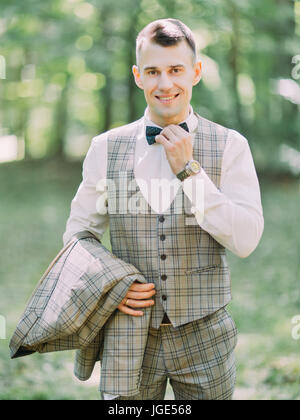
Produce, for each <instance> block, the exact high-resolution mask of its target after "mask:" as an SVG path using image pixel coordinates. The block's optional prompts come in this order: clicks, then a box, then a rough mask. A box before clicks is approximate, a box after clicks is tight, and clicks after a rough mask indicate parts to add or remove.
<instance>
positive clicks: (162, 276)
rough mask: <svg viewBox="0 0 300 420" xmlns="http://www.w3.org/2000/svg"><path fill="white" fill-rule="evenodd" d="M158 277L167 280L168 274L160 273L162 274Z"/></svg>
mask: <svg viewBox="0 0 300 420" xmlns="http://www.w3.org/2000/svg"><path fill="white" fill-rule="evenodd" d="M160 278H161V279H162V280H167V278H168V276H167V275H166V274H162V275H161V276H160Z"/></svg>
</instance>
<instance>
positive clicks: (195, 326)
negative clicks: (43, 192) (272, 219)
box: [64, 19, 264, 400]
mask: <svg viewBox="0 0 300 420" xmlns="http://www.w3.org/2000/svg"><path fill="white" fill-rule="evenodd" d="M136 58H137V63H136V65H134V66H133V67H132V71H133V76H134V79H135V82H136V84H137V86H138V87H139V88H140V89H142V90H143V91H144V95H145V99H146V103H147V107H146V109H145V112H144V115H143V117H142V118H140V119H139V120H138V121H134V122H132V123H131V124H128V125H125V126H122V127H118V128H114V129H112V130H109V131H108V132H106V133H102V134H101V135H99V136H97V137H95V138H94V139H93V141H92V144H91V147H90V149H89V151H88V153H87V156H86V158H85V161H84V164H83V180H82V183H81V185H80V187H79V189H78V191H77V194H76V196H75V197H74V199H73V201H72V205H71V214H70V217H69V219H68V222H67V227H66V232H65V234H64V243H65V244H66V243H67V242H68V241H69V240H70V238H71V237H72V236H73V235H74V234H75V233H77V232H79V231H81V230H88V231H90V232H91V233H93V234H94V235H95V236H96V237H97V238H98V239H99V240H101V238H102V236H103V233H104V232H105V230H106V228H107V227H108V226H109V228H110V238H111V246H112V252H113V253H114V254H115V255H116V256H117V257H119V258H121V259H123V260H124V261H126V262H129V263H131V264H133V265H134V266H135V267H137V268H138V270H139V271H140V272H141V273H142V274H143V275H144V277H145V278H146V279H147V281H148V283H147V284H140V283H138V282H135V283H133V285H132V286H131V287H130V288H129V289H128V292H127V295H126V297H125V298H124V299H123V301H122V303H121V304H120V305H119V306H118V310H119V311H121V312H122V313H123V314H124V316H128V317H142V316H143V310H144V311H145V310H147V311H149V310H150V311H151V321H150V328H149V335H148V340H147V345H146V349H145V354H144V360H143V366H142V371H141V375H140V387H139V393H138V394H137V395H134V396H131V397H130V398H129V397H126V396H119V395H117V393H115V394H114V393H113V392H112V393H110V394H107V393H104V395H103V396H104V398H105V399H112V398H116V399H137V400H143V399H152V400H157V399H163V398H164V396H165V391H166V385H167V381H168V380H169V381H170V384H171V386H172V388H173V391H174V395H175V399H231V398H232V396H233V391H234V384H235V372H236V368H235V360H234V348H235V346H236V343H237V329H236V326H235V323H234V321H233V319H232V318H231V316H230V314H229V313H228V312H227V310H226V305H227V304H228V303H229V302H230V300H231V287H230V270H229V267H228V264H227V261H226V249H229V250H230V251H231V252H233V253H234V254H236V255H237V256H239V257H242V258H245V257H247V256H248V255H250V254H251V253H252V252H253V251H254V249H255V248H256V246H257V245H258V243H259V240H260V238H261V235H262V232H263V226H264V219H263V212H262V206H261V197H260V189H259V183H258V179H257V175H256V171H255V167H254V164H253V159H252V155H251V151H250V148H249V145H248V142H247V140H246V139H245V138H244V137H243V136H242V135H241V134H239V133H238V132H236V131H234V130H232V129H228V128H225V127H223V126H221V125H219V124H217V123H215V122H212V121H209V120H207V119H205V118H203V117H202V116H200V115H199V114H198V113H196V112H194V110H193V108H192V106H191V104H190V101H191V98H192V89H193V87H194V86H195V85H197V83H199V81H200V79H201V62H200V61H199V60H198V59H197V54H196V47H195V41H194V37H193V34H192V32H191V31H190V29H189V28H188V27H187V26H186V25H184V24H183V23H182V22H180V21H179V20H175V19H160V20H157V21H154V22H151V23H150V24H149V25H147V26H146V27H145V28H144V29H143V30H142V31H141V32H140V33H139V34H138V36H137V41H136ZM105 179H107V180H109V181H110V182H109V183H108V188H107V189H106V188H104V187H103V185H104V183H103V182H102V181H103V180H105ZM99 181H101V182H100V183H99ZM128 182H129V184H128ZM128 185H130V188H129V187H128ZM170 185H172V187H173V188H171V189H170V188H168V186H170ZM150 189H151V194H150ZM153 192H154V193H155V194H152V193H153ZM124 197H126V198H127V202H128V203H130V205H129V204H128V205H127V206H126V208H125V210H124V203H123V205H122V206H120V203H121V199H122V198H124ZM132 203H135V204H136V205H135V206H133V205H132ZM121 207H122V208H121ZM120 345H121V343H120ZM137 346H138V343H137ZM112 357H113V355H112ZM118 379H119V380H126V378H115V380H118ZM102 391H105V390H102Z"/></svg>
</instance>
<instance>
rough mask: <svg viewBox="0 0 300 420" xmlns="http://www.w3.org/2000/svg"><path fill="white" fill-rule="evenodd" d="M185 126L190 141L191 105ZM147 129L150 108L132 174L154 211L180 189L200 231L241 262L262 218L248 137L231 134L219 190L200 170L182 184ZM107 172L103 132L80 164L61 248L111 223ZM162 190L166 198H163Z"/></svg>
mask: <svg viewBox="0 0 300 420" xmlns="http://www.w3.org/2000/svg"><path fill="white" fill-rule="evenodd" d="M185 122H186V123H187V125H188V127H189V132H190V133H191V135H192V143H193V142H194V135H195V131H196V129H197V124H198V119H197V117H196V116H195V114H194V112H193V108H192V106H191V105H190V113H189V116H188V118H187V119H186V120H185ZM146 125H151V126H157V124H155V123H153V122H152V121H151V120H150V118H149V111H148V108H146V110H145V113H144V120H143V124H142V129H141V131H140V132H139V133H138V136H137V142H136V148H135V161H134V175H135V178H136V182H137V184H138V186H139V188H140V191H141V193H142V194H143V196H144V198H145V200H146V201H147V203H148V204H149V206H150V207H151V209H152V211H154V212H156V213H158V214H162V213H164V212H165V211H166V210H168V208H169V207H170V205H171V203H172V201H173V200H174V198H175V196H176V193H177V191H178V189H179V188H183V191H184V193H185V194H186V195H187V197H188V198H189V200H190V202H191V204H192V211H193V213H194V215H195V217H196V220H197V223H198V224H199V225H200V226H201V228H202V229H204V230H205V231H207V232H208V233H209V234H210V235H211V236H212V237H213V238H214V239H215V240H216V241H218V242H219V243H220V244H221V245H223V246H224V247H225V248H227V249H229V250H230V251H232V252H233V253H234V254H236V255H237V256H239V257H242V258H244V257H247V256H248V255H250V254H251V252H253V251H254V249H255V248H256V246H257V245H258V243H259V240H260V238H261V235H262V232H263V229H264V218H263V210H262V205H261V196H260V188H259V183H258V179H257V175H256V171H255V167H254V163H253V158H252V154H251V151H250V147H249V144H248V141H247V140H246V138H245V137H243V136H242V135H241V134H239V133H238V132H237V131H235V130H229V136H228V138H227V141H226V146H225V149H224V153H223V160H222V168H221V179H220V189H218V188H217V187H216V186H215V184H214V183H213V182H212V181H211V179H210V178H209V176H208V175H207V174H206V173H205V171H204V170H203V169H201V171H200V173H199V174H197V175H192V176H190V177H189V178H187V179H186V180H184V181H183V182H181V181H180V180H179V179H178V178H177V177H176V175H175V174H174V173H173V172H172V170H171V167H170V165H169V162H168V160H167V157H166V153H165V149H164V147H163V145H162V144H159V143H154V144H153V145H149V144H148V142H147V140H146V134H145V130H146V128H145V127H146ZM157 127H158V126H157ZM160 128H162V127H160ZM200 164H201V162H200ZM106 172H107V133H103V134H100V135H99V136H97V137H94V138H93V140H92V143H91V146H90V148H89V150H88V153H87V155H86V158H85V160H84V162H83V171H82V182H81V184H80V186H79V188H78V191H77V193H76V195H75V197H74V199H73V200H72V203H71V213H70V216H69V218H68V221H67V225H66V231H65V233H64V236H63V241H64V244H66V243H67V242H68V241H69V239H70V238H71V237H72V235H73V234H75V233H77V232H79V231H81V230H88V231H90V232H92V233H93V234H94V235H95V236H96V237H97V238H98V239H99V240H101V237H102V235H103V234H104V232H105V231H106V229H107V227H108V225H109V215H108V213H107V206H106V200H107V192H106V190H105V188H101V182H99V181H101V180H103V179H106V175H107V173H106ZM168 183H170V184H171V185H172V188H167V187H166V185H167V186H168V185H170V184H168ZM166 189H168V192H169V194H165V191H166ZM195 189H196V190H195ZM154 190H155V191H154ZM153 191H154V192H155V193H153ZM193 191H194V193H193ZM195 191H196V194H195ZM199 197H200V198H201V199H199Z"/></svg>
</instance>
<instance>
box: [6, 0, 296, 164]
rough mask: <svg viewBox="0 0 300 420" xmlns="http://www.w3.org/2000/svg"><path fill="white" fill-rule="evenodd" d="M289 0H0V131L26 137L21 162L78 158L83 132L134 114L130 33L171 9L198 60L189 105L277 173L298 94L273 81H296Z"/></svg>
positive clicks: (137, 94)
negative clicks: (1, 68) (235, 135)
mask: <svg viewBox="0 0 300 420" xmlns="http://www.w3.org/2000/svg"><path fill="white" fill-rule="evenodd" d="M299 4H300V2H299V1H292V0H263V1H261V0H252V1H251V2H250V1H247V0H226V1H224V0H222V1H221V0H209V1H208V0H191V1H189V2H186V1H185V0H142V1H141V0H115V1H114V2H112V1H108V0H89V1H84V0H44V1H38V0H27V1H26V2H17V1H16V0H0V56H2V57H4V59H5V65H6V78H5V79H4V78H2V79H0V127H2V133H3V134H14V135H17V136H18V137H19V138H24V140H25V158H26V159H32V158H42V157H47V156H73V157H79V158H81V157H82V156H83V155H84V154H85V153H86V151H87V148H88V146H89V144H90V141H91V138H92V137H93V136H95V135H97V134H98V133H100V132H103V131H105V130H107V129H109V128H111V127H114V126H118V125H121V124H125V123H127V122H130V121H133V120H134V119H137V118H139V117H140V116H141V115H142V114H143V112H144V108H145V100H144V96H143V92H142V91H141V90H140V89H139V88H137V87H136V86H135V84H134V79H133V76H132V73H131V67H132V65H133V64H134V63H135V38H136V35H137V33H138V32H139V31H140V30H141V29H142V28H143V27H144V26H145V25H146V24H148V23H149V22H150V21H152V20H155V19H158V18H165V17H174V18H178V19H180V20H182V21H183V22H184V23H186V24H187V25H188V26H189V27H190V28H191V29H192V31H193V32H194V33H195V36H196V40H197V44H198V48H199V51H198V52H199V56H200V58H201V59H202V61H203V79H202V81H201V82H200V84H199V85H197V86H196V87H195V88H194V91H193V99H192V105H193V107H194V109H195V110H196V111H197V112H199V113H200V114H201V115H203V116H204V117H206V118H209V119H212V120H214V121H216V122H218V123H220V124H223V125H225V126H227V127H230V128H234V129H236V130H238V131H240V132H241V133H242V134H243V135H245V137H247V139H248V140H249V143H250V146H251V149H252V152H253V155H254V160H255V163H256V166H257V167H258V169H259V170H268V171H270V170H271V171H284V170H285V166H284V165H282V164H281V163H280V145H281V144H286V145H289V146H291V147H293V149H295V150H297V149H298V150H299V146H300V140H299V137H300V122H299V121H300V119H299V103H293V100H291V98H287V96H286V95H284V94H282V93H281V94H279V93H278V91H277V90H278V89H277V82H278V81H279V80H280V79H285V80H292V81H293V82H294V83H295V85H294V86H296V87H297V88H299V89H300V86H299V82H298V80H299V78H300V73H299V72H297V71H295V66H296V65H297V55H298V54H300V50H299V45H300V43H299V35H300V6H299ZM293 57H294V60H296V61H294V64H293V63H292V60H293ZM295 57H296V58H295ZM299 61H300V58H299ZM293 70H294V73H293ZM293 75H294V77H293ZM298 76H299V77H298ZM294 102H295V101H294ZM0 135H1V132H0Z"/></svg>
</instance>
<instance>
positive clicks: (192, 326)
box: [102, 307, 237, 400]
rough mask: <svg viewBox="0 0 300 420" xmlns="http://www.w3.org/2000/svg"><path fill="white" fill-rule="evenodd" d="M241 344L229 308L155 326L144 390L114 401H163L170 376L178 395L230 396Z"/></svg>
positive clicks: (145, 367) (193, 397) (148, 349)
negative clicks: (235, 353)
mask: <svg viewBox="0 0 300 420" xmlns="http://www.w3.org/2000/svg"><path fill="white" fill-rule="evenodd" d="M236 344H237V328H236V326H235V323H234V321H233V319H232V317H231V316H230V314H229V313H228V312H227V310H226V309H225V307H223V308H221V309H219V310H218V311H216V312H215V313H213V314H211V315H208V316H206V317H204V318H201V319H198V320H196V321H193V322H189V323H187V324H185V325H181V326H179V327H176V328H174V327H173V326H172V325H170V326H162V327H160V328H159V329H155V328H152V327H151V328H150V329H149V336H148V341H147V345H146V350H145V356H144V360H143V365H142V379H141V386H140V392H139V394H137V395H135V396H132V397H124V396H119V397H117V398H115V399H114V400H163V399H164V396H165V391H166V386H167V379H168V378H169V380H170V384H171V386H172V388H173V391H174V395H175V399H176V400H230V399H232V396H233V391H234V386H235V377H236V367H235V356H234V348H235V346H236ZM102 398H103V399H105V395H104V394H103V393H102Z"/></svg>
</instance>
